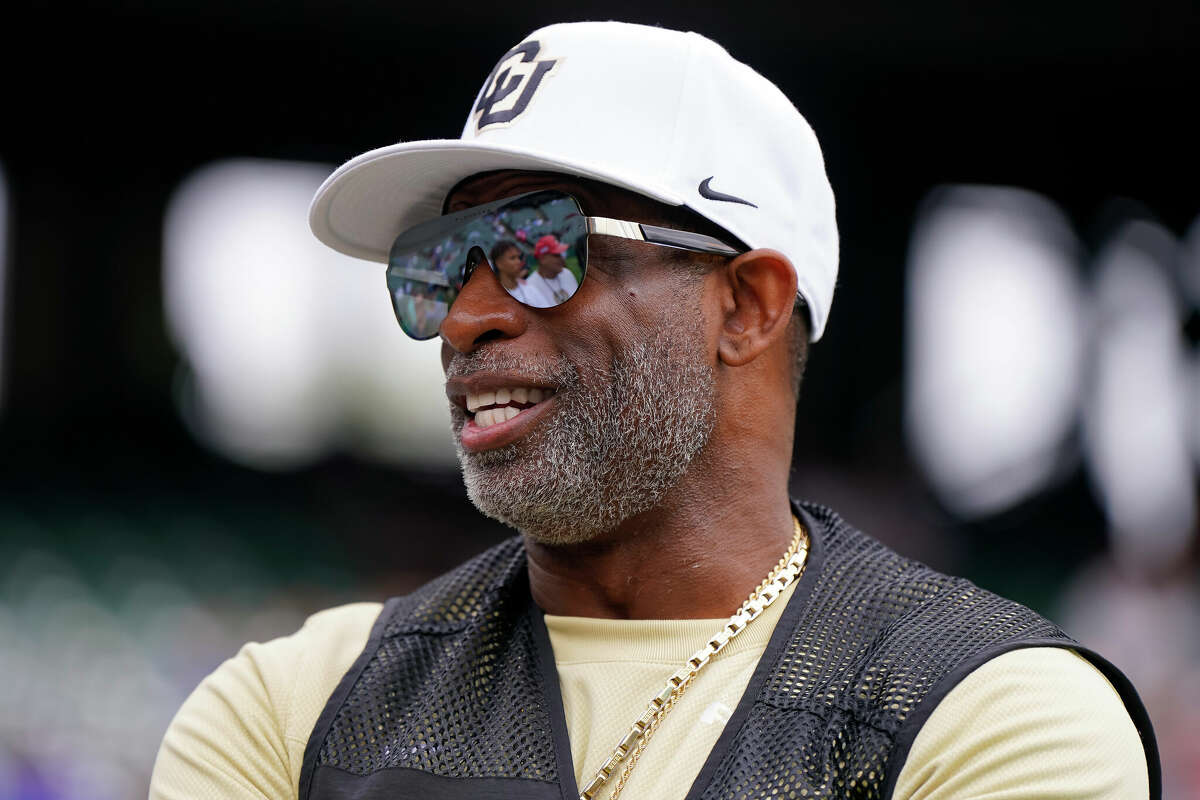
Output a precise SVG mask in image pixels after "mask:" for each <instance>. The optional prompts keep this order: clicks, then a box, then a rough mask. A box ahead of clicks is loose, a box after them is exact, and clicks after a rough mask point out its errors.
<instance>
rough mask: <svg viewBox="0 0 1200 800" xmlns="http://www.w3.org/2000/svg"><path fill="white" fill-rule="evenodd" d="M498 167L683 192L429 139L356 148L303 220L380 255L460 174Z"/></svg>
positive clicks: (342, 245) (558, 161)
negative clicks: (360, 150) (367, 149)
mask: <svg viewBox="0 0 1200 800" xmlns="http://www.w3.org/2000/svg"><path fill="white" fill-rule="evenodd" d="M498 169H522V170H537V171H546V172H563V173H567V174H570V175H577V176H581V177H585V178H593V179H595V180H599V181H603V182H605V183H609V184H612V185H614V186H620V187H622V188H625V189H629V190H631V191H634V192H637V193H639V194H643V195H646V196H647V197H650V198H652V199H654V200H658V201H659V202H662V203H668V204H670V205H676V206H678V205H683V199H682V198H680V197H678V196H676V195H675V194H673V193H672V192H670V191H669V190H667V189H665V188H664V187H661V186H656V185H654V184H653V183H650V182H648V181H644V180H640V179H638V178H636V177H634V176H629V175H622V174H619V173H615V172H606V171H603V170H597V169H596V168H595V165H592V167H590V168H589V167H585V166H583V165H581V164H577V163H574V162H573V161H571V160H570V159H566V158H558V157H556V156H555V155H554V154H552V153H546V152H536V151H532V150H525V149H522V148H516V147H500V146H496V145H489V144H484V143H480V142H478V141H463V140H460V139H435V140H430V141H421V142H401V143H400V144H394V145H390V146H388V147H381V148H379V149H377V150H371V151H370V152H367V153H363V154H362V155H360V156H358V157H357V158H354V159H352V160H350V161H347V162H346V163H345V164H343V165H342V166H340V167H338V169H337V170H336V171H335V172H334V173H333V174H332V175H330V176H329V177H328V178H327V179H326V180H325V182H324V183H323V184H321V188H319V189H317V193H316V195H315V196H314V197H313V201H312V206H311V207H310V208H309V212H308V223H309V226H310V227H311V228H312V231H313V233H314V234H315V235H316V237H317V238H318V239H320V240H321V241H322V242H324V243H325V244H327V245H329V246H330V247H332V248H333V249H334V250H337V251H339V252H342V253H345V254H347V255H350V256H354V257H356V258H365V259H369V260H371V261H379V262H386V261H387V258H388V251H389V250H390V249H391V246H392V242H393V241H394V240H395V238H396V236H398V235H399V234H400V232H401V231H404V230H406V229H408V228H410V227H412V226H413V225H416V224H418V223H421V222H425V221H426V220H429V219H433V218H434V217H437V216H440V215H441V213H442V204H443V203H444V202H445V199H446V194H447V193H448V192H449V191H450V190H451V189H452V188H454V186H455V185H456V184H457V183H458V182H459V181H461V180H463V179H464V178H468V177H470V176H472V175H476V174H478V173H480V172H489V171H491V170H498Z"/></svg>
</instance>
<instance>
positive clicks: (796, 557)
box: [579, 517, 808, 800]
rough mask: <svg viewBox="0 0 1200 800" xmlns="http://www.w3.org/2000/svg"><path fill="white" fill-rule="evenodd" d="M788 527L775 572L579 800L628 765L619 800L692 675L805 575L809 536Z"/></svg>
mask: <svg viewBox="0 0 1200 800" xmlns="http://www.w3.org/2000/svg"><path fill="white" fill-rule="evenodd" d="M792 527H793V528H794V529H795V534H794V535H793V536H792V543H791V546H790V547H789V548H788V550H787V552H786V553H784V554H783V558H781V559H779V563H778V564H776V565H775V568H774V569H772V570H771V572H770V573H769V574H768V575H767V577H766V578H764V579H763V582H762V583H760V584H759V585H758V587H757V588H756V589H755V590H754V591H753V592H751V593H750V597H748V598H747V599H746V601H745V602H744V603H742V606H741V608H739V609H738V610H737V611H735V612H734V614H733V616H731V617H730V618H729V622H727V623H725V627H723V628H721V630H719V631H717V633H716V635H714V636H713V637H712V638H711V639H709V640H708V643H707V644H705V645H704V647H701V648H700V649H699V650H697V651H696V652H695V653H693V654H692V657H691V658H689V659H688V660H687V661H686V662H685V663H684V665H683V666H682V667H680V668H679V669H678V670H676V671H675V674H674V675H672V676H671V677H670V678H668V679H667V684H666V686H665V687H664V688H663V690H662V691H661V692H659V693H658V694H657V695H656V696H655V697H654V699H652V700H651V701H650V702H649V704H647V706H646V711H645V712H644V713H643V714H642V716H641V717H639V718H638V720H637V721H636V722H634V723H633V725H632V726H631V727H630V729H629V732H628V733H626V734H625V737H624V738H623V739H621V741H620V742H618V743H617V746H616V747H615V748H613V751H612V754H611V755H609V757H608V760H607V761H605V762H604V765H603V766H601V767H600V769H599V770H597V772H596V774H595V775H594V776H592V779H591V780H590V781H588V783H587V784H586V785H585V786H584V787H583V790H582V791H581V792H580V793H579V800H593V798H595V797H596V796H597V795H598V794H599V793H600V790H601V789H603V788H604V785H605V784H606V783H608V779H609V778H611V777H612V775H613V772H615V771H616V769H617V767H619V766H620V765H621V764H622V763H624V762H625V760H626V759H628V763H627V764H625V768H624V769H623V770H622V771H621V777H620V778H619V779H618V780H617V784H616V786H614V787H613V792H612V796H611V797H610V798H609V800H617V798H619V797H620V796H621V792H622V791H623V790H624V789H625V783H626V782H627V781H628V780H629V776H630V774H631V773H632V772H633V768H634V767H635V766H637V763H638V759H640V758H641V757H642V753H643V751H645V749H646V745H647V744H649V742H650V737H651V736H653V735H654V732H655V731H657V730H658V726H659V724H660V723H661V722H662V720H663V717H665V716H666V715H667V712H668V711H670V710H671V709H672V708H673V707H674V706H675V703H676V702H678V700H679V698H680V697H682V696H683V693H684V692H685V691H687V688H688V687H689V686H691V685H692V681H694V680H695V679H696V675H697V674H698V673H699V672H700V670H701V669H703V668H704V665H705V664H707V663H708V662H709V660H711V659H712V657H713V656H715V655H716V654H717V653H719V652H721V651H722V650H724V649H725V646H726V645H728V644H729V643H730V642H731V641H733V639H734V637H736V636H737V635H738V634H739V633H741V632H742V631H744V630H745V629H746V626H747V625H749V624H750V623H751V622H753V621H754V620H755V619H757V618H758V617H759V615H761V614H762V613H763V611H765V610H766V609H767V607H768V606H770V605H771V604H772V603H774V602H775V600H776V599H777V598H778V597H779V596H780V595H781V594H782V593H783V590H784V589H786V588H787V587H788V586H790V585H791V584H792V583H794V582H795V581H796V580H798V579H799V577H800V576H801V575H802V574H803V573H804V565H805V563H806V562H807V560H808V533H807V532H806V531H805V530H804V527H803V526H802V525H801V524H800V520H798V519H796V518H795V517H792Z"/></svg>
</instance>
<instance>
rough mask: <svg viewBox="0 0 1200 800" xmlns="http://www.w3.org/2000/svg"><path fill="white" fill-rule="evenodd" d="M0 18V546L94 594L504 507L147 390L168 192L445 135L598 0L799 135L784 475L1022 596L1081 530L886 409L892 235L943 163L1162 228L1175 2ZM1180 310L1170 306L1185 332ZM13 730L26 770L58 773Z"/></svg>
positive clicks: (1183, 92)
mask: <svg viewBox="0 0 1200 800" xmlns="http://www.w3.org/2000/svg"><path fill="white" fill-rule="evenodd" d="M18 11H20V13H17V12H18ZM6 17H8V19H7V20H6V21H5V22H4V23H3V24H0V45H2V51H0V78H2V80H3V84H4V90H3V94H2V96H0V169H2V170H3V175H4V178H5V179H6V182H7V190H8V206H9V208H8V226H7V230H8V236H7V240H8V242H7V246H8V253H7V263H8V277H7V286H6V291H5V294H4V302H5V309H4V314H3V318H2V320H3V326H4V328H3V339H2V341H3V348H4V349H3V356H2V359H0V392H2V395H0V525H3V527H2V528H0V551H2V552H4V553H5V554H6V555H7V557H8V558H9V563H10V564H12V563H18V562H19V557H20V555H21V554H22V553H24V552H26V551H28V550H30V549H31V548H32V549H35V550H39V551H40V552H49V553H52V554H55V555H56V556H57V557H59V558H60V559H61V561H62V563H65V564H67V565H70V566H71V568H72V569H74V570H75V571H76V572H75V574H77V575H80V576H82V577H81V581H82V582H83V583H85V584H88V585H91V584H92V583H96V585H97V586H99V588H96V589H95V591H96V593H97V596H98V597H100V598H101V601H100V602H102V601H103V598H105V597H108V596H109V595H107V594H105V592H107V591H109V590H108V589H106V588H105V586H106V584H104V581H103V580H100V579H98V578H97V579H95V580H93V578H94V576H96V575H102V574H108V573H106V572H105V570H106V569H107V565H109V564H110V563H112V562H113V561H114V560H115V559H118V558H124V557H127V556H136V557H141V556H144V555H145V554H151V555H152V556H153V559H155V563H159V564H166V565H168V566H169V568H170V569H171V570H172V571H173V573H174V574H176V575H177V576H182V577H179V578H178V579H179V580H180V581H182V582H184V583H185V584H186V585H187V587H188V590H189V592H191V593H192V595H193V596H195V597H197V598H200V601H201V604H202V605H203V604H204V603H208V604H209V605H210V606H212V607H214V608H222V609H229V608H233V607H239V608H240V607H252V606H253V605H254V604H255V603H258V602H261V601H263V598H265V597H278V596H280V595H281V594H282V595H283V596H286V597H287V598H288V601H287V602H288V604H289V608H293V609H297V610H298V612H302V613H307V612H311V611H313V610H316V609H317V608H319V607H321V606H323V605H327V604H329V603H331V602H337V601H341V600H346V599H352V598H368V599H377V598H379V597H382V596H384V595H386V594H387V593H389V592H395V591H402V590H405V589H407V588H409V587H411V586H413V585H414V584H415V583H417V582H418V581H420V580H423V579H424V578H425V577H426V576H428V575H431V574H435V573H436V572H438V571H441V570H443V569H445V568H448V567H449V566H451V565H453V564H455V563H457V562H458V561H459V560H461V558H462V557H463V556H464V555H466V554H469V553H471V552H474V551H477V550H479V549H482V548H483V547H485V546H486V545H488V544H489V543H491V542H493V541H495V540H496V539H497V538H498V537H499V536H501V535H503V531H502V530H500V529H499V528H498V527H497V526H495V525H493V524H492V523H489V522H487V521H486V520H484V519H482V518H481V517H479V516H478V515H477V514H476V513H475V512H474V510H473V509H472V508H471V507H470V506H469V504H468V503H467V502H466V500H465V496H464V494H463V492H462V489H461V487H460V484H459V482H458V479H457V476H456V475H454V474H452V473H451V474H446V473H444V472H437V471H433V472H430V471H426V470H420V469H414V468H395V467H386V466H380V465H378V464H376V463H371V462H368V461H364V460H361V459H359V458H357V457H355V456H353V455H352V454H349V453H346V454H340V455H332V456H330V457H328V458H326V459H323V460H321V461H320V462H319V463H317V464H315V465H312V466H309V467H305V468H302V469H298V470H292V471H282V472H263V471H257V470H253V469H249V468H246V467H242V466H237V465H235V464H233V463H231V462H229V461H227V460H225V459H224V458H223V457H221V456H220V455H217V454H215V453H213V452H211V451H209V450H208V449H206V448H205V447H204V446H203V445H201V444H199V443H197V442H196V441H195V440H194V439H193V437H192V436H191V435H190V433H189V432H188V430H187V428H186V427H185V426H184V424H183V423H182V422H181V420H180V415H179V412H178V411H177V409H176V403H175V399H174V394H173V392H174V389H173V387H174V386H175V376H176V374H177V371H178V368H179V363H180V362H179V355H178V354H177V353H176V352H175V350H174V348H173V345H172V344H171V340H170V339H169V338H168V336H167V334H166V332H165V328H164V309H163V301H162V297H163V295H162V277H161V261H162V244H163V242H162V220H163V214H164V211H165V209H166V207H167V204H168V201H169V199H170V197H171V195H172V192H173V191H174V190H175V189H176V188H177V187H178V186H179V184H180V182H181V181H183V180H184V179H185V178H186V177H187V176H188V175H189V174H190V173H192V172H193V171H194V170H196V169H197V168H199V167H201V166H203V165H206V164H209V163H211V162H213V161H216V160H220V159H226V158H241V157H260V158H270V159H290V160H299V161H314V162H324V163H329V164H335V163H340V162H341V161H344V160H346V159H348V158H350V157H352V156H354V155H356V154H358V153H360V152H362V151H365V150H368V149H371V148H374V147H378V146H381V145H384V144H389V143H391V142H394V141H398V140H402V139H403V140H409V139H422V138H441V137H447V136H451V137H452V136H455V135H457V133H458V131H459V130H460V128H461V125H462V121H463V119H464V115H465V113H466V111H467V110H468V107H469V104H470V102H471V99H472V98H473V97H474V96H475V93H476V91H477V90H478V88H479V84H480V81H481V80H482V78H483V77H484V76H485V75H486V74H487V73H488V71H489V70H490V69H491V67H492V65H493V64H494V62H495V60H496V58H497V57H498V56H499V55H500V54H501V53H503V52H504V51H505V50H506V49H507V48H509V47H511V46H512V45H513V44H515V43H516V42H518V41H520V39H521V38H522V37H523V36H524V35H525V34H526V33H528V32H529V31H531V30H533V29H534V28H536V27H538V26H540V25H543V24H548V23H550V22H555V21H569V20H573V19H607V18H615V19H622V20H626V21H631V22H642V23H651V24H662V25H664V26H667V27H676V28H684V29H692V30H696V31H698V32H700V33H703V34H705V35H708V36H710V37H711V38H714V39H716V40H717V41H719V42H720V43H721V44H723V45H724V46H725V47H726V48H727V49H729V50H730V52H731V53H733V55H734V56H736V57H738V58H739V59H741V60H744V61H746V62H747V63H749V64H750V65H751V66H753V67H755V68H756V69H757V70H759V71H760V72H761V73H762V74H764V75H765V76H766V77H767V78H769V79H771V80H772V81H774V82H775V83H777V84H778V85H779V86H780V87H781V88H782V89H783V91H784V92H785V93H786V94H787V95H788V96H789V97H791V98H792V99H793V100H794V101H795V103H796V104H797V106H798V108H799V109H800V111H801V112H802V113H803V114H804V115H805V116H806V118H807V119H808V120H809V122H810V123H811V124H812V126H813V128H814V129H815V130H816V131H817V133H818V135H819V136H820V138H821V141H822V144H823V147H824V150H825V156H826V161H827V165H828V172H829V176H830V180H831V182H832V184H833V187H834V190H835V193H836V195H837V200H838V219H839V226H840V230H841V239H842V258H841V274H840V278H839V282H838V288H837V299H836V302H835V304H834V308H833V312H832V316H831V321H830V327H829V330H828V333H827V334H826V336H825V338H824V339H823V340H822V341H821V342H820V343H819V344H818V345H817V346H816V347H815V348H814V350H813V353H812V358H811V364H810V369H809V373H808V377H807V378H806V382H805V386H804V390H803V398H802V403H801V406H800V412H799V426H798V433H797V458H796V466H797V471H796V476H795V481H794V483H795V489H796V491H797V493H798V494H800V495H802V496H807V497H813V498H814V499H818V500H823V501H826V502H829V503H830V504H831V505H834V506H835V507H838V508H839V509H840V510H842V511H843V512H844V514H845V515H846V516H847V517H848V518H849V519H850V520H851V521H852V522H856V523H858V524H860V525H861V526H863V527H867V528H868V529H870V530H871V531H872V532H873V533H875V534H876V535H877V536H879V537H880V538H882V539H884V540H885V541H888V542H889V543H891V544H893V546H896V547H898V548H899V549H901V550H902V551H904V552H906V553H907V554H910V555H914V556H916V557H919V558H923V559H925V560H927V561H929V562H931V563H932V564H933V565H934V566H936V567H939V568H942V569H949V570H954V571H956V572H959V573H962V574H966V575H968V576H969V577H972V578H973V579H975V580H976V581H977V582H980V583H982V584H983V585H985V586H987V587H988V588H992V589H994V590H997V591H1001V592H1004V593H1006V594H1009V595H1011V596H1014V597H1016V599H1019V600H1022V601H1024V602H1027V603H1029V604H1031V605H1033V606H1034V607H1036V608H1038V609H1039V610H1042V611H1044V612H1046V613H1053V612H1054V611H1055V601H1056V598H1057V597H1058V594H1059V592H1060V590H1061V587H1062V585H1063V584H1064V582H1066V581H1067V580H1068V578H1069V577H1070V576H1071V575H1072V574H1073V573H1074V572H1076V571H1077V570H1078V569H1079V568H1080V567H1081V566H1082V565H1084V564H1085V563H1087V562H1088V561H1089V559H1091V558H1092V557H1093V556H1096V555H1097V554H1099V553H1101V552H1102V551H1103V550H1104V549H1105V547H1106V535H1105V529H1106V523H1105V520H1104V516H1103V514H1102V512H1101V510H1100V508H1099V506H1098V503H1097V501H1096V499H1095V496H1094V492H1093V491H1092V489H1091V487H1090V485H1089V482H1088V479H1087V476H1086V474H1085V472H1084V471H1083V469H1082V468H1075V469H1072V470H1069V471H1068V473H1067V474H1066V477H1065V479H1064V480H1062V481H1061V482H1059V483H1057V484H1055V485H1053V486H1050V487H1047V488H1046V489H1045V490H1044V491H1043V492H1041V493H1040V494H1038V495H1037V496H1036V497H1034V498H1033V499H1031V500H1028V501H1025V502H1023V503H1022V504H1020V505H1019V506H1017V507H1015V508H1011V509H1008V510H1006V511H1005V512H1003V513H1000V514H997V515H993V516H991V517H988V518H985V519H982V520H975V521H972V522H964V521H961V520H956V519H955V518H954V517H953V516H952V515H950V514H948V513H947V512H946V511H945V510H944V509H942V508H941V507H940V506H939V505H938V503H937V502H936V500H935V499H934V498H933V496H932V494H931V493H930V491H929V489H928V488H927V487H926V486H925V484H924V482H923V479H922V477H921V475H920V473H919V471H917V470H916V469H915V468H914V467H913V466H912V463H911V460H910V457H909V455H908V453H907V451H906V448H905V441H904V438H903V431H902V427H901V411H902V377H903V373H902V369H903V362H902V355H903V340H902V333H903V319H904V305H903V298H904V277H905V272H904V266H905V261H906V251H907V247H908V244H909V237H910V233H911V230H912V226H913V221H914V217H915V215H916V212H917V208H918V206H919V204H920V202H921V200H922V198H923V197H925V196H926V194H927V193H928V192H929V191H930V190H931V189H932V188H933V187H935V186H937V185H939V184H944V183H972V184H974V183H979V184H1002V185H1016V186H1021V187H1024V188H1027V189H1031V190H1033V191H1035V192H1038V193H1041V194H1043V195H1045V196H1046V197H1048V198H1051V199H1052V200H1053V201H1054V202H1056V203H1058V204H1059V206H1060V207H1061V208H1062V209H1063V210H1064V211H1065V212H1066V214H1067V215H1068V217H1069V218H1070V220H1071V222H1072V223H1073V225H1074V227H1075V228H1076V230H1077V231H1078V232H1080V234H1081V235H1082V236H1083V239H1084V241H1085V244H1087V245H1088V246H1089V247H1093V248H1094V247H1096V246H1097V245H1098V243H1099V242H1100V241H1101V240H1102V239H1103V238H1104V236H1105V234H1106V233H1107V232H1108V230H1109V229H1110V226H1111V224H1112V219H1113V214H1114V212H1113V209H1114V208H1118V209H1127V208H1129V207H1136V208H1138V209H1139V212H1138V213H1141V214H1145V215H1147V216H1150V217H1152V218H1154V219H1156V220H1158V221H1159V222H1161V223H1162V224H1163V225H1164V226H1165V227H1166V228H1167V229H1168V230H1170V231H1171V232H1173V233H1175V234H1176V235H1179V236H1182V235H1183V234H1184V233H1185V231H1186V230H1187V229H1188V227H1189V225H1191V224H1192V221H1193V220H1194V219H1195V218H1196V216H1197V213H1198V212H1200V169H1198V159H1197V143H1198V141H1200V136H1198V131H1197V127H1196V125H1195V121H1194V114H1193V112H1194V110H1195V107H1196V102H1197V96H1198V94H1200V92H1198V91H1197V90H1198V89H1200V81H1198V80H1197V79H1198V77H1200V72H1198V70H1197V36H1198V34H1200V27H1198V25H1197V20H1198V15H1197V12H1196V7H1195V4H1194V3H1192V2H1186V1H1185V0H1177V1H1176V2H1169V1H1168V2H1154V3H1135V2H1112V1H1111V0H1101V1H1100V2H1092V3H1049V2H1024V1H1022V2H1009V3H1004V4H999V3H993V4H968V3H952V2H927V3H922V4H911V3H883V2H862V3H852V4H835V3H820V4H817V3H810V4H798V5H789V6H774V5H768V4H760V3H738V4H723V5H713V6H706V5H703V4H695V3H694V4H687V5H683V4H647V3H611V2H610V3H603V4H601V3H594V2H582V3H573V4H567V3H556V4H547V3H537V4H514V3H497V4H479V3H473V2H471V3H458V4H428V5H414V4H398V3H382V2H374V1H373V0H348V1H347V2H343V3H340V4H332V3H327V4H322V3H315V2H306V3H294V4H282V3H268V2H265V1H264V0H248V1H247V2H240V3H233V2H227V1H226V0H217V1H216V2H203V3H201V2H175V3H170V4H168V3H158V4H152V3H110V4H107V5H106V6H105V7H103V8H102V7H100V6H98V5H97V6H90V5H86V4H46V5H41V6H38V7H36V8H32V7H31V8H24V9H13V10H12V11H11V12H7V11H6ZM614 57H619V54H614ZM595 113H596V114H602V113H604V109H595ZM381 302H382V295H381ZM1191 325H1192V327H1191V328H1190V329H1189V330H1185V331H1183V332H1182V333H1181V335H1183V336H1186V337H1189V341H1191V342H1194V341H1195V339H1196V336H1195V332H1196V326H1195V319H1194V318H1193V320H1192V323H1191ZM213 553H218V554H220V557H219V558H217V557H216V556H213ZM1188 569H1192V568H1191V567H1188ZM4 574H5V573H4V570H3V565H0V578H2V577H3V575H4ZM12 580H14V579H13V578H11V576H10V586H9V591H10V604H11V605H13V607H14V608H15V607H18V606H19V603H18V601H17V600H14V599H12V597H13V596H14V595H12V594H11V593H12V592H15V591H16V590H15V589H12V586H13V585H16V584H13V583H12ZM1192 583H1193V584H1194V583H1195V581H1194V580H1193V581H1192ZM112 591H113V592H116V593H117V594H119V591H118V590H116V589H113V590H112ZM114 596H116V595H114ZM26 599H27V598H26ZM238 603H242V604H243V605H242V606H238V605H237V604H238ZM2 630H3V627H2V626H0V631H2ZM284 632H286V631H285V630H276V631H274V632H273V633H272V635H276V634H279V633H284ZM225 655H228V653H226V654H225ZM219 657H223V656H219ZM219 657H217V660H219ZM213 658H214V655H213V654H211V653H205V655H204V656H203V658H201V659H200V660H201V662H203V663H200V664H198V665H196V666H195V667H194V669H193V670H191V672H196V673H199V674H201V675H202V674H203V673H204V672H205V671H207V669H211V668H212V666H213V665H215V663H216V662H215V661H213ZM205 659H207V661H206V660H205ZM209 662H212V663H209ZM191 672H189V678H188V679H189V680H190V679H191V677H190V675H191ZM192 682H193V683H194V680H193V681H192ZM2 708H3V707H2V706H0V709H2ZM167 713H168V717H169V711H168V712H167ZM10 721H11V718H10ZM160 734H161V729H160ZM3 744H4V743H3V741H0V745H3ZM9 747H10V749H9V752H10V755H11V754H14V753H15V754H16V755H11V759H10V760H15V762H16V763H17V764H18V766H17V767H13V770H15V771H13V772H12V774H14V775H18V778H14V779H13V780H14V781H16V782H15V783H13V784H12V785H13V786H17V785H18V784H19V785H20V786H21V787H24V788H21V789H20V790H19V791H20V792H24V793H25V794H24V795H22V796H30V797H32V796H46V797H49V796H55V797H57V796H68V795H69V794H70V790H69V789H63V788H61V787H59V788H54V786H55V785H57V784H55V782H54V781H51V780H49V779H47V778H46V777H45V775H44V774H42V773H44V772H45V767H44V766H39V764H41V763H42V762H41V761H39V760H38V758H35V757H34V756H31V755H29V754H28V753H27V752H25V751H23V750H22V749H21V748H19V747H18V746H16V745H12V744H10V745H9ZM0 749H2V748H0ZM23 753H24V754H23ZM151 757H152V756H148V755H147V756H144V757H143V761H142V762H141V763H140V764H135V765H133V766H129V767H128V769H129V770H130V771H131V772H130V774H135V775H136V774H141V773H138V770H139V769H140V770H143V772H144V771H145V770H147V769H148V763H147V761H146V759H148V758H151ZM4 774H5V773H4V770H3V769H2V768H0V798H2V797H4V796H5V793H4V792H5V789H4V784H3V775H4ZM143 777H144V776H143ZM30 787H34V788H30ZM11 791H12V792H13V795H12V796H18V790H16V789H13V790H11ZM38 791H40V792H43V794H41V795H37V794H35V792H38ZM54 792H58V793H57V794H55V793H54Z"/></svg>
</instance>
